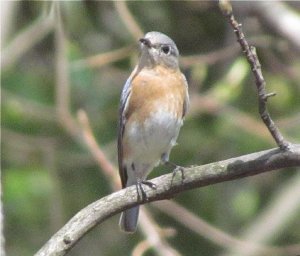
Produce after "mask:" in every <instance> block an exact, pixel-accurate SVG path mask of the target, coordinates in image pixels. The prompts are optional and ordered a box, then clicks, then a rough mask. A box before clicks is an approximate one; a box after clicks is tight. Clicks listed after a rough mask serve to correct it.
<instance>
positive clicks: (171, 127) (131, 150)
mask: <svg viewBox="0 0 300 256" xmlns="http://www.w3.org/2000/svg"><path fill="white" fill-rule="evenodd" d="M140 43H141V57H140V60H139V63H138V64H137V66H136V67H135V69H134V70H133V72H132V74H131V75H130V77H129V78H128V80H127V82H126V84H125V86H124V88H123V91H122V95H121V103H120V115H119V131H118V132H119V136H118V160H119V173H120V176H121V181H122V187H123V188H124V187H128V186H131V185H137V186H138V187H140V189H141V190H142V183H144V184H148V183H147V181H146V177H147V175H148V174H149V173H150V172H151V171H152V169H153V168H154V167H155V166H157V165H158V164H159V163H169V162H168V160H169V154H170V151H171V149H172V147H173V146H174V145H175V144H176V139H177V137H178V133H179V130H180V127H181V126H182V124H183V119H184V116H185V114H186V111H187V107H188V104H189V96H188V86H187V82H186V79H185V76H184V75H183V74H182V73H181V71H180V69H179V65H178V56H179V52H178V49H177V47H176V44H175V43H174V41H173V40H172V39H171V38H169V37H168V36H166V35H164V34H162V33H160V32H149V33H147V34H146V35H145V37H144V38H142V39H140ZM148 185H149V184H148ZM138 213H139V207H138V206H136V207H134V208H131V209H128V210H125V211H124V212H123V213H122V215H121V218H120V224H119V225H120V227H121V229H122V230H123V231H125V232H135V230H136V226H137V220H138Z"/></svg>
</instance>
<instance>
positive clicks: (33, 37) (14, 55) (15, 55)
mask: <svg viewBox="0 0 300 256" xmlns="http://www.w3.org/2000/svg"><path fill="white" fill-rule="evenodd" d="M53 25H54V18H53V9H51V11H50V13H49V14H48V15H47V16H46V15H42V16H41V17H39V18H37V20H35V21H34V22H33V24H32V25H30V26H29V27H27V28H26V29H25V30H24V31H22V32H20V33H19V34H18V35H17V36H16V37H15V38H14V39H13V40H12V41H11V42H10V43H9V44H8V46H7V47H6V48H5V49H4V50H3V51H2V54H1V55H2V56H1V67H2V69H6V68H8V67H9V66H11V65H13V64H14V63H15V62H16V61H17V60H18V59H19V58H21V57H22V56H23V55H24V54H25V53H26V52H27V51H28V50H29V49H30V48H32V47H33V46H34V45H35V44H36V43H38V42H39V41H40V40H42V39H43V38H45V36H46V35H48V34H49V33H50V32H51V31H52V29H53Z"/></svg>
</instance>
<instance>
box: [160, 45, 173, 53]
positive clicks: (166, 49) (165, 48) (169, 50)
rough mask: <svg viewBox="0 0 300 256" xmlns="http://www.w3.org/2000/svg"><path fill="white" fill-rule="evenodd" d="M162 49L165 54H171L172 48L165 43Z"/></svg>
mask: <svg viewBox="0 0 300 256" xmlns="http://www.w3.org/2000/svg"><path fill="white" fill-rule="evenodd" d="M161 50H162V51H163V53H164V54H169V53H170V52H171V48H170V46H168V45H163V46H162V47H161Z"/></svg>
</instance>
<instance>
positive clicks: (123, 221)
mask: <svg viewBox="0 0 300 256" xmlns="http://www.w3.org/2000/svg"><path fill="white" fill-rule="evenodd" d="M139 208H140V207H139V206H135V207H133V208H130V209H128V210H125V211H124V212H122V214H121V217H120V222H119V226H120V228H121V230H122V231H124V232H127V233H134V232H135V231H136V226H137V221H138V217H139Z"/></svg>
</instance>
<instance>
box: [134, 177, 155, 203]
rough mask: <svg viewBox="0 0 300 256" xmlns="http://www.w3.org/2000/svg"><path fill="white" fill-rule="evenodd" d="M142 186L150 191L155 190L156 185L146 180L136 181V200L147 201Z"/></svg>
mask: <svg viewBox="0 0 300 256" xmlns="http://www.w3.org/2000/svg"><path fill="white" fill-rule="evenodd" d="M143 185H146V186H148V187H150V188H152V189H156V185H155V184H154V183H153V182H151V181H148V180H138V182H137V194H138V198H139V200H146V201H148V198H147V195H146V193H145V191H144V189H143ZM139 191H140V192H141V194H140V193H139Z"/></svg>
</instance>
